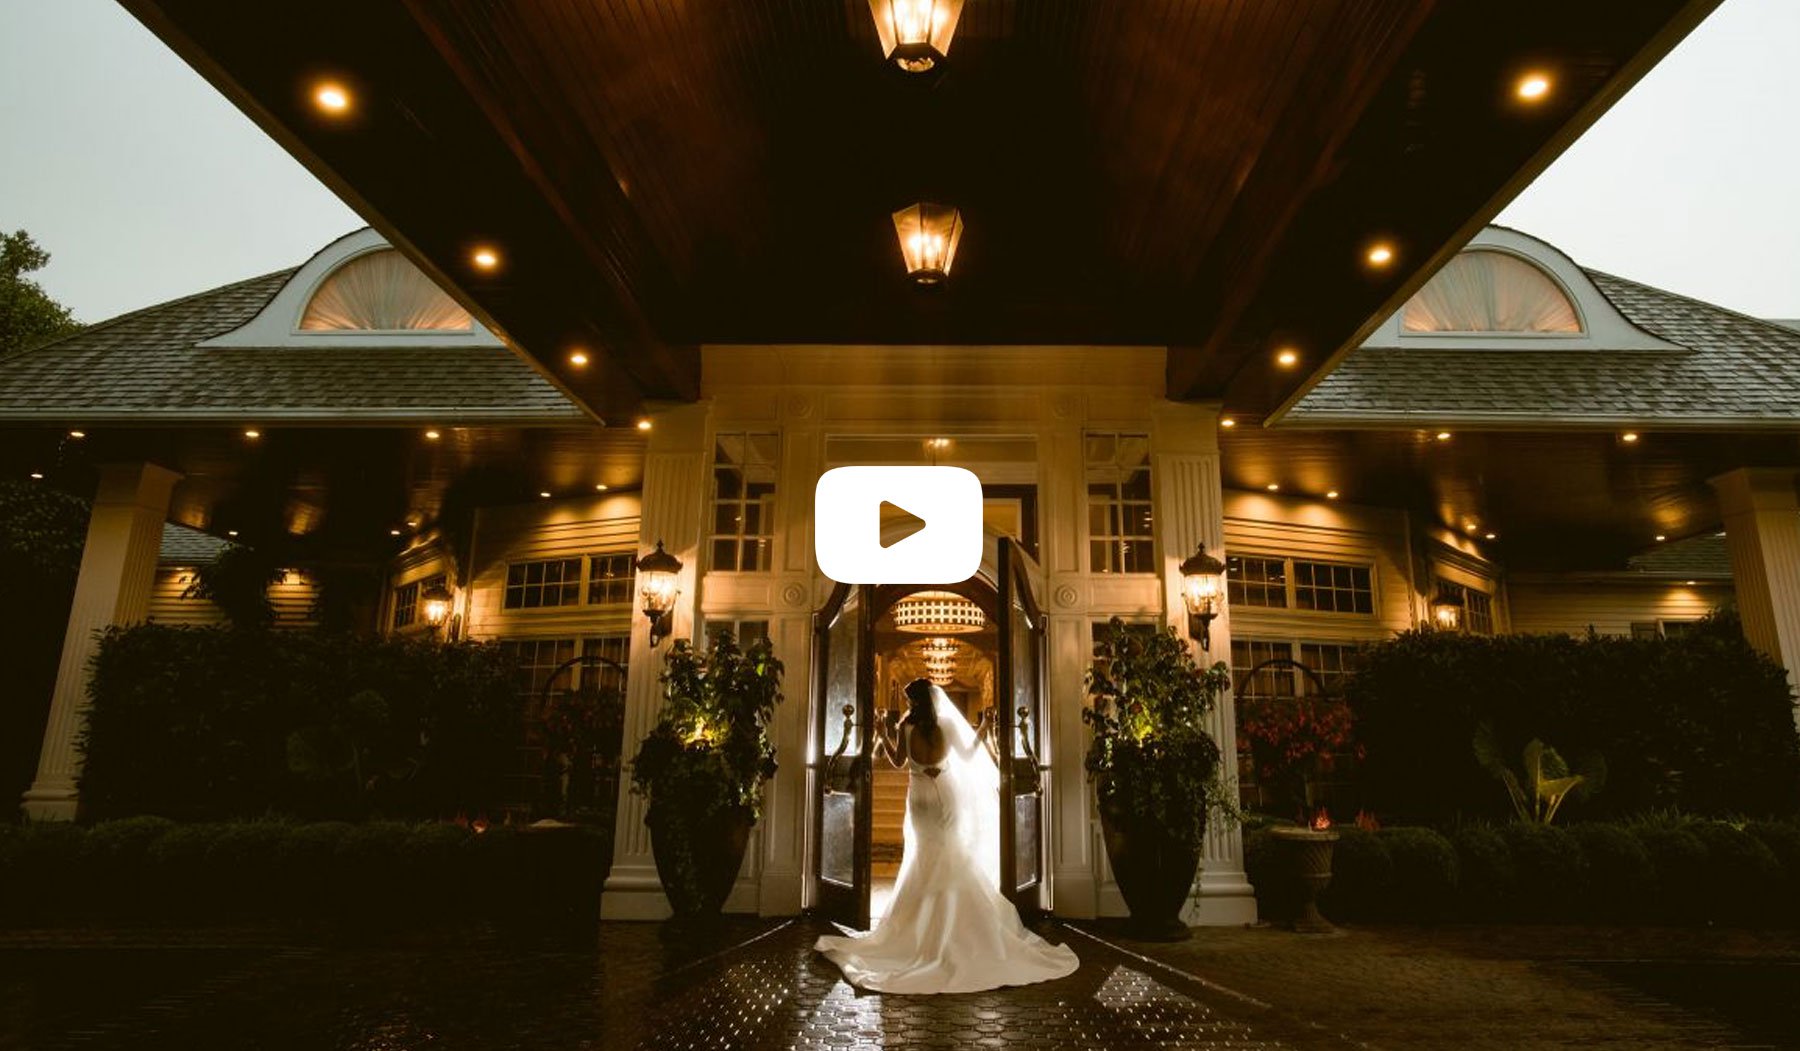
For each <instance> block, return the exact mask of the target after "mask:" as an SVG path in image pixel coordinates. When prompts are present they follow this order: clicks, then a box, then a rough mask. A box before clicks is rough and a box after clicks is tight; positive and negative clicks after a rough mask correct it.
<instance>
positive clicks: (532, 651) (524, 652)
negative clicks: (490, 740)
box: [499, 635, 631, 813]
mask: <svg viewBox="0 0 1800 1051" xmlns="http://www.w3.org/2000/svg"><path fill="white" fill-rule="evenodd" d="M499 645H500V649H501V650H502V651H503V652H505V653H507V654H508V655H510V656H511V657H512V658H513V659H514V660H515V661H517V662H518V679H517V684H518V687H517V688H518V711H519V721H518V722H517V723H516V724H514V726H513V728H512V740H513V747H514V760H513V763H512V766H511V769H510V770H508V771H507V773H506V793H505V799H504V800H503V803H502V805H503V806H504V807H505V808H506V809H508V810H513V811H517V812H521V813H530V812H531V811H532V810H534V809H535V808H536V806H537V804H538V803H539V802H540V799H541V794H542V792H543V790H544V778H545V774H546V769H545V748H544V736H543V727H542V724H541V720H542V717H543V712H542V710H541V709H540V704H539V702H541V701H542V700H543V695H544V686H545V685H546V684H547V683H551V676H553V675H556V671H557V669H558V668H561V667H562V666H563V665H564V664H565V663H567V662H568V661H569V660H571V659H572V658H573V657H574V656H575V654H576V652H577V650H578V649H579V651H580V652H581V653H582V654H583V655H584V656H598V657H605V658H607V659H608V660H613V661H617V662H618V664H619V666H620V667H628V666H629V664H630V658H631V637H630V636H629V635H601V636H595V637H591V638H586V639H572V638H566V639H502V640H500V643H499ZM594 676H600V677H601V678H599V679H598V680H597V681H599V682H601V683H603V684H609V685H610V684H611V683H612V682H616V683H617V685H618V686H619V688H620V689H621V690H623V689H624V686H625V683H624V681H623V680H622V679H621V678H620V676H619V673H618V672H616V671H614V670H612V669H611V668H607V667H604V666H602V667H599V668H583V667H582V666H581V665H579V664H577V665H575V666H573V667H571V668H569V669H568V670H567V671H565V672H563V673H562V674H561V675H559V676H557V677H556V679H555V682H554V684H553V690H556V691H560V690H572V689H577V688H579V687H581V686H582V685H584V684H586V683H588V682H589V681H590V680H591V678H592V677H594Z"/></svg>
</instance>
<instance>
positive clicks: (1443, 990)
mask: <svg viewBox="0 0 1800 1051" xmlns="http://www.w3.org/2000/svg"><path fill="white" fill-rule="evenodd" d="M822 929H823V928H822V927H821V926H820V925H819V924H817V923H815V922H814V921H811V920H794V921H787V922H781V921H748V920H744V921H733V922H730V923H728V924H726V925H725V926H723V927H722V928H719V929H716V930H713V931H709V932H689V933H680V932H673V931H670V930H667V929H665V928H663V927H661V926H658V925H650V924H608V925H606V926H605V927H604V928H603V929H602V932H601V937H600V945H599V949H598V951H595V950H582V951H569V950H553V949H544V950H531V949H520V948H509V947H502V946H497V945H493V944H484V943H480V942H472V943H470V944H466V945H443V944H439V945H433V946H425V947H417V948H368V947H361V948H358V947H345V946H335V947H334V946H326V945H294V944H281V943H279V942H276V941H272V940H269V939H266V938H259V937H258V936H256V935H253V934H251V935H245V934H239V935H236V936H233V937H230V938H226V937H222V936H219V935H208V934H205V933H195V934H191V935H180V934H172V933H169V932H162V933H146V934H140V935H132V934H130V933H119V932H112V933H103V934H97V935H75V934H71V933H68V932H58V933H56V934H53V935H47V936H45V937H42V938H32V937H29V936H20V935H12V936H7V937H6V938H4V939H0V1046H4V1047H20V1048H33V1049H39V1048H43V1049H53V1048H183V1049H202V1048H232V1049H246V1051H248V1049H257V1048H271V1049H272V1048H284V1049H285V1048H293V1049H301V1048H304V1049H331V1051H338V1049H344V1051H350V1049H356V1051H364V1049H366V1051H410V1049H415V1048H419V1049H423V1048H433V1049H436V1048H445V1049H462V1048H531V1049H536V1048H546V1049H548V1048H555V1049H558V1051H572V1049H578V1048H664V1047H667V1048H721V1049H723V1048H860V1047H883V1046H885V1047H909V1048H940V1047H942V1048H951V1047H954V1048H959V1049H965V1048H985V1047H1029V1048H1045V1049H1049V1048H1060V1047H1082V1048H1277V1047H1293V1048H1301V1047H1304V1048H1313V1047H1320V1048H1324V1047H1358V1046H1362V1047H1384V1046H1385V1047H1403V1046H1413V1047H1455V1048H1458V1049H1459V1051H1469V1049H1477V1048H1488V1047H1492V1048H1519V1047H1618V1048H1627V1047H1629V1048H1634V1049H1635V1048H1688V1047H1706V1046H1779V1041H1769V1040H1766V1039H1764V1040H1761V1041H1760V1042H1759V1041H1758V1040H1757V1039H1755V1037H1756V1036H1757V1034H1756V1033H1753V1032H1748V1031H1746V1030H1743V1029H1735V1028H1733V1027H1732V1026H1731V1025H1729V1024H1726V1023H1724V1022H1721V1020H1720V1019H1719V1018H1717V1017H1713V1016H1710V1015H1707V1014H1704V1013H1692V1012H1688V1011H1684V1010H1681V1009H1677V1008H1675V1007H1672V1006H1670V1005H1669V1004H1668V1003H1667V1002H1665V1001H1664V1000H1659V999H1656V998H1654V997H1650V996H1647V995H1645V994H1643V993H1642V992H1641V991H1639V990H1636V989H1633V988H1632V987H1630V986H1629V985H1628V984H1624V983H1621V982H1618V981H1615V980H1614V979H1613V978H1611V977H1608V976H1607V975H1606V974H1604V973H1603V972H1601V971H1597V970H1595V969H1594V968H1593V967H1591V966H1589V965H1587V964H1585V963H1578V962H1574V960H1575V959H1578V958H1582V957H1585V956H1597V955H1604V953H1605V951H1606V950H1608V949H1609V948H1610V949H1612V950H1618V949H1619V948H1620V947H1619V946H1618V945H1616V944H1612V943H1611V942H1608V941H1607V940H1606V939H1605V937H1604V936H1602V937H1600V939H1599V940H1596V936H1594V935H1592V934H1591V933H1589V934H1573V935H1572V934H1571V932H1569V931H1567V930H1564V931H1559V932H1556V933H1555V934H1554V935H1552V937H1557V938H1560V939H1561V941H1560V942H1557V943H1555V945H1556V946H1557V947H1558V948H1559V949H1560V951H1553V952H1548V953H1546V952H1545V951H1542V946H1541V944H1539V943H1538V942H1535V941H1533V940H1532V936H1531V935H1530V934H1528V933H1521V932H1520V931H1519V930H1516V929H1515V930H1508V931H1505V932H1495V931H1491V930H1490V931H1467V930H1465V931H1463V932H1460V933H1457V932H1449V933H1442V932H1440V933H1433V932H1417V931H1406V930H1386V929H1383V930H1377V931H1369V932H1353V933H1350V934H1346V935H1343V936H1340V937H1330V938H1304V937H1298V936H1295V935H1291V934H1286V933H1284V932H1279V931H1273V930H1268V929H1250V930H1208V931H1202V932H1200V933H1199V934H1198V936H1197V937H1196V938H1195V939H1194V940H1193V941H1191V942H1188V943H1185V944H1183V945H1178V946H1156V947H1148V946H1143V945H1138V944H1135V943H1130V944H1128V943H1123V942H1119V941H1116V940H1115V939H1113V938H1112V936H1111V935H1110V934H1109V933H1108V928H1106V927H1105V926H1104V925H1101V926H1097V927H1095V928H1093V929H1092V930H1089V929H1083V928H1072V927H1065V926H1055V925H1052V926H1050V927H1048V928H1046V933H1047V934H1048V935H1049V936H1051V937H1052V938H1055V939H1058V940H1062V941H1066V942H1068V943H1070V944H1072V945H1073V946H1074V947H1075V948H1076V950H1077V951H1078V952H1079V953H1080V954H1081V957H1082V961H1083V966H1082V968H1081V970H1080V971H1079V972H1077V973H1076V974H1075V975H1072V976H1070V977H1069V978H1066V979H1063V980H1061V981H1058V982H1052V983H1047V984H1044V985H1039V986H1033V987H1030V988H1027V989H1022V990H1009V991H1000V992H994V993H982V994H972V995H966V996H953V997H911V998H909V997H884V996H880V995H862V994H858V993H856V992H855V991H854V990H852V989H851V988H850V987H849V986H847V985H846V984H844V982H843V981H842V980H841V978H840V977H839V975H838V973H837V971H836V969H835V968H833V967H832V966H831V965H830V964H828V963H826V962H824V961H822V960H820V959H818V958H817V957H815V956H814V955H813V954H812V953H811V952H810V949H809V946H810V944H811V942H812V939H813V938H814V937H816V936H817V934H818V933H819V932H820V931H821V930H822ZM1684 937H1687V936H1684ZM1745 937H1748V938H1751V941H1750V943H1749V944H1748V945H1747V946H1746V945H1737V946H1735V947H1734V946H1731V945H1724V946H1721V945H1720V944H1718V942H1717V939H1714V940H1713V941H1712V942H1704V943H1701V944H1686V945H1677V946H1676V950H1677V954H1678V955H1682V956H1683V958H1687V957H1692V956H1695V955H1697V954H1710V955H1711V956H1712V957H1719V958H1729V959H1738V960H1739V961H1740V962H1743V961H1751V962H1755V961H1769V960H1777V961H1779V960H1782V959H1792V960H1796V961H1800V945H1795V944H1792V943H1791V941H1783V940H1780V939H1774V940H1770V939H1766V938H1765V939H1763V940H1760V941H1759V940H1756V938H1755V937H1753V936H1745ZM1670 944H1671V943H1670V942H1669V940H1668V938H1667V937H1662V936H1650V937H1648V938H1647V939H1646V940H1645V941H1644V942H1643V944H1640V945H1635V946H1626V947H1625V949H1627V950H1628V951H1630V952H1633V953H1635V954H1637V955H1639V956H1643V955H1645V954H1647V953H1648V954H1651V955H1654V952H1653V949H1654V947H1655V946H1662V947H1663V948H1665V949H1667V948H1668V947H1669V945H1670ZM1764 972H1766V973H1764ZM1759 973H1764V977H1765V978H1767V977H1769V976H1770V975H1772V976H1773V980H1775V981H1778V982H1779V981H1785V980H1786V979H1787V977H1788V975H1789V974H1792V975H1795V976H1800V968H1796V969H1794V970H1793V971H1791V972H1783V971H1781V970H1779V969H1777V970H1775V971H1772V972H1770V971H1767V968H1764V969H1763V972H1759ZM1795 993H1796V997H1795V998H1796V999H1800V988H1797V989H1796V990H1795ZM1762 1035H1763V1036H1766V1033H1764V1034H1762Z"/></svg>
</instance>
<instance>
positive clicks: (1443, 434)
mask: <svg viewBox="0 0 1800 1051" xmlns="http://www.w3.org/2000/svg"><path fill="white" fill-rule="evenodd" d="M1437 440H1438V441H1440V442H1447V441H1449V440H1450V432H1449V431H1439V432H1437Z"/></svg>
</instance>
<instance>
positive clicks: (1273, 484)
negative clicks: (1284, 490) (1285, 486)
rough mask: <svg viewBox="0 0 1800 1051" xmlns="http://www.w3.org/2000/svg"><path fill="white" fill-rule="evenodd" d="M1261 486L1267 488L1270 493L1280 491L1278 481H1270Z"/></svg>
mask: <svg viewBox="0 0 1800 1051" xmlns="http://www.w3.org/2000/svg"><path fill="white" fill-rule="evenodd" d="M1263 488H1265V489H1267V490H1268V491H1269V492H1271V493H1279V492H1280V491H1281V483H1280V482H1270V483H1269V484H1268V485H1266V486H1264V487H1263Z"/></svg>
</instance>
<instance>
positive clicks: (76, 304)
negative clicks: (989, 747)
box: [0, 0, 1800, 322]
mask: <svg viewBox="0 0 1800 1051" xmlns="http://www.w3.org/2000/svg"><path fill="white" fill-rule="evenodd" d="M1796 41H1800V0H1725V3H1724V5H1723V6H1722V7H1721V8H1720V9H1719V10H1718V11H1717V12H1716V13H1715V14H1714V15H1713V16H1712V17H1711V18H1709V19H1708V20H1707V21H1706V22H1705V23H1704V24H1702V25H1701V26H1700V28H1699V29H1697V30H1696V31H1695V32H1694V34H1693V35H1692V36H1690V37H1689V38H1688V39H1687V40H1686V41H1684V42H1683V43H1682V44H1681V46H1680V47H1679V48H1677V49H1676V51H1675V52H1674V53H1673V54H1671V55H1670V56H1669V57H1668V58H1667V59H1665V60H1664V61H1663V63H1662V64H1660V65H1659V66H1658V67H1657V68H1655V69H1653V70H1652V71H1651V72H1650V74H1649V75H1648V76H1647V77H1645V78H1644V80H1643V81H1642V82H1640V83H1639V84H1638V86H1637V87H1636V88H1634V89H1633V90H1632V91H1631V92H1630V93H1629V94H1628V95H1626V97H1625V98H1624V99H1623V100H1621V101H1620V102H1619V103H1618V104H1617V105H1616V106H1615V107H1614V108H1613V109H1612V110H1611V111H1610V112H1609V113H1608V114H1607V115H1606V116H1605V117H1603V118H1602V119H1601V121H1600V122H1599V123H1598V124H1596V125H1595V126H1594V127H1593V128H1592V129H1591V130H1590V131H1589V132H1588V133H1587V134H1586V135H1585V136H1583V137H1582V138H1581V139H1580V140H1579V141H1578V142H1576V143H1575V145H1574V146H1573V147H1571V148H1570V149H1569V151H1568V152H1567V153H1565V154H1564V155H1563V156H1562V157H1561V158H1559V159H1558V160H1557V162H1556V163H1555V164H1554V165H1552V166H1551V168H1550V169H1549V170H1548V171H1546V172H1545V173H1544V175H1543V176H1542V177H1541V178H1540V179H1538V181H1537V182H1536V183H1534V184H1533V185H1532V186H1531V187H1530V188H1528V189H1527V190H1526V191H1525V193H1524V194H1522V195H1521V196H1520V197H1519V199H1518V200H1516V201H1515V202H1513V204H1512V205H1511V206H1510V207H1508V208H1507V209H1506V210H1505V211H1504V212H1503V213H1502V214H1501V217H1500V221H1501V222H1503V223H1505V224H1507V225H1509V226H1515V227H1518V228H1519V229H1522V230H1525V231H1526V232H1528V233H1532V234H1536V235H1537V236H1539V237H1542V238H1544V239H1545V240H1547V241H1550V242H1551V243H1552V244H1555V245H1556V246H1558V247H1560V248H1562V249H1563V250H1564V251H1566V252H1568V253H1569V254H1570V255H1571V256H1573V257H1574V258H1575V260H1576V261H1577V262H1579V263H1581V264H1582V265H1584V266H1590V267H1596V268H1598V269H1601V270H1607V271H1610V272H1612V273H1616V274H1619V275H1621V276H1624V277H1629V278H1632V279H1634V280H1638V281H1642V282H1644V283H1647V284H1651V285H1656V286H1659V287H1662V288H1667V289H1670V290H1671V291H1675V292H1680V293H1683V294H1685V295H1690V296H1694V297H1696V298H1699V299H1704V300H1708V301H1710V302H1714V303H1718V304H1720V305H1723V306H1727V307H1731V308H1733V309H1735V310H1740V311H1743V312H1745V313H1749V314H1754V315H1757V316H1761V317H1784V318H1797V317H1800V190H1797V189H1796V187H1800V116H1797V114H1800V52H1796V50H1795V42H1796ZM361 225H363V222H362V220H361V219H360V218H358V217H357V216H356V214H355V213H353V212H352V211H350V209H349V208H347V207H345V206H344V205H343V204H342V203H341V202H340V201H338V200H337V198H336V197H334V196H333V195H332V194H331V192H330V191H328V190H326V189H325V187H324V186H322V185H320V184H319V182H318V181H317V180H316V179H314V178H313V177H312V176H311V175H310V174H308V173H307V172H306V170H305V169H304V168H302V167H301V166H300V164H299V162H297V161H295V160H293V159H292V158H291V157H289V156H288V155H287V153H286V152H284V151H283V150H282V149H281V148H280V147H279V146H277V145H276V144H275V143H274V142H273V141H272V140H270V139H269V138H268V137H267V136H265V135H264V134H263V133H262V132H261V131H259V130H258V129H257V128H256V127H255V125H253V124H251V123H250V120H249V119H248V118H247V117H244V116H243V115H242V114H240V113H239V112H238V111H237V109H236V108H235V107H233V106H232V105H231V104H230V103H229V102H227V101H225V99H224V98H223V97H222V96H221V95H219V94H218V92H216V91H214V90H213V88H212V87H211V86H210V85H208V84H207V83H206V82H205V81H204V80H202V79H201V78H200V76H199V75H198V74H196V73H194V72H193V71H192V70H190V69H189V68H188V67H187V65H186V64H185V63H183V62H182V61H181V60H180V59H178V58H177V57H175V55H174V54H173V53H172V52H170V51H169V50H168V48H166V47H165V46H164V45H163V44H162V43H161V42H160V41H158V40H157V39H156V38H155V37H153V36H152V35H151V34H150V33H149V31H148V30H146V29H144V28H143V27H142V26H140V25H138V23H137V22H136V21H135V20H134V19H132V18H131V16H130V15H128V14H127V13H126V12H125V11H124V9H123V8H121V7H119V6H118V5H117V4H116V3H115V2H114V0H0V230H15V229H19V228H24V229H26V230H29V231H30V232H31V234H32V236H33V237H35V238H36V239H37V241H38V243H39V244H41V245H42V246H44V247H45V248H46V249H48V250H49V251H50V253H51V256H52V259H51V263H50V266H48V267H47V268H45V269H44V270H43V271H42V272H40V274H39V275H38V278H39V280H40V281H41V282H42V283H43V285H44V286H45V288H46V289H47V290H48V291H49V292H50V294H51V295H52V296H54V297H55V298H56V299H58V300H59V301H61V302H63V303H64V304H66V305H67V306H69V307H71V308H72V309H73V310H74V311H75V316H76V317H77V318H78V319H79V320H82V321H87V322H93V321H101V320H104V319H106V318H109V317H112V316H115V315H117V314H120V313H123V312H125V311H127V310H133V309H136V308H138V307H142V306H148V305H150V304H153V303H159V302H162V301H164V300H168V299H173V298H176V297H179V296H183V295H188V294H191V293H194V292H198V291H203V290H205V289H208V288H213V287H215V286H218V285H222V284H226V283H228V282H231V281H236V280H240V279H243V278H246V277H252V276H255V275H258V274H263V273H267V272H269V271H271V270H278V269H281V268H284V267H288V266H293V265H296V264H298V263H300V262H302V261H304V260H305V259H306V258H307V257H308V256H310V255H311V254H312V253H313V252H315V251H317V250H318V249H319V248H321V247H323V246H324V245H325V244H326V243H327V242H329V241H331V240H332V239H334V238H336V237H337V236H338V235H340V234H343V233H346V232H348V231H350V230H353V229H355V228H357V227H359V226H361Z"/></svg>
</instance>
